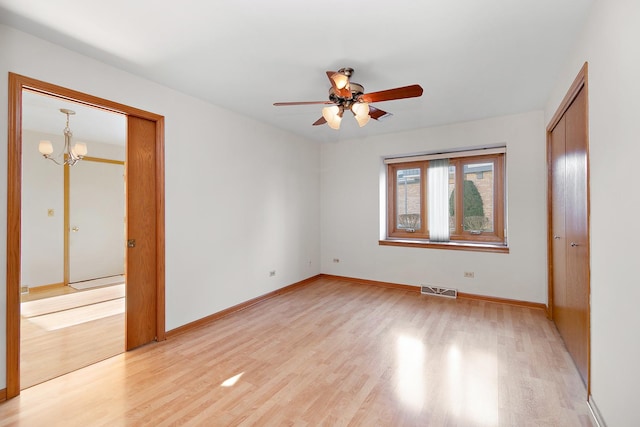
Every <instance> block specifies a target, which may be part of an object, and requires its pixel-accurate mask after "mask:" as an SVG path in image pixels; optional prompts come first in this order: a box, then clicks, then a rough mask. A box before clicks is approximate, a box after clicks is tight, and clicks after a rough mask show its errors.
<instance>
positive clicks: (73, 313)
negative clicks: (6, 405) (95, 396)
mask: <svg viewBox="0 0 640 427" xmlns="http://www.w3.org/2000/svg"><path fill="white" fill-rule="evenodd" d="M68 288H70V287H69V286H63V287H59V288H55V289H49V290H47V291H41V292H34V293H32V294H28V295H23V297H24V296H28V297H29V298H23V302H22V307H21V319H20V388H21V389H25V388H28V387H31V386H33V385H35V384H39V383H41V382H43V381H47V380H50V379H52V378H55V377H57V376H60V375H64V374H66V373H69V372H72V371H75V370H76V369H80V368H83V367H85V366H88V365H91V364H93V363H96V362H99V361H101V360H104V359H107V358H109V357H112V356H115V355H117V354H120V353H122V352H124V349H125V342H124V341H125V339H124V332H125V324H124V305H125V301H124V285H116V286H107V287H102V288H95V289H88V290H86V291H76V290H73V291H69V289H68ZM70 289H73V288H70Z"/></svg>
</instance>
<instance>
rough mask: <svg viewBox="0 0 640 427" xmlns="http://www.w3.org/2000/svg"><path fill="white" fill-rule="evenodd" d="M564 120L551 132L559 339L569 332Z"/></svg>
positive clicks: (554, 279)
mask: <svg viewBox="0 0 640 427" xmlns="http://www.w3.org/2000/svg"><path fill="white" fill-rule="evenodd" d="M565 131H566V119H565V118H564V117H562V119H560V121H559V122H558V124H557V125H556V127H555V128H554V129H553V131H552V132H551V147H550V148H551V159H552V161H551V212H552V217H551V229H552V231H553V233H552V240H551V263H552V264H551V265H552V266H553V268H552V269H551V273H552V277H551V280H552V283H553V299H552V301H553V320H554V321H555V323H556V326H557V327H558V330H559V331H560V334H561V335H562V336H567V335H569V331H570V330H571V327H570V322H569V319H568V314H569V311H570V308H569V306H568V305H567V304H568V302H567V296H566V291H567V290H566V284H565V282H566V277H567V235H566V230H565V210H566V191H565V187H566V180H565V174H566V169H567V168H566V156H565V151H566V138H565Z"/></svg>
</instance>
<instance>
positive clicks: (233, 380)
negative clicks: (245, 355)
mask: <svg viewBox="0 0 640 427" xmlns="http://www.w3.org/2000/svg"><path fill="white" fill-rule="evenodd" d="M243 374H244V372H240V373H239V374H238V375H235V376H233V377H231V378H229V379H227V380H225V381H223V382H222V384H220V387H233V386H234V385H235V384H236V383H237V382H238V380H239V379H240V377H241V376H242V375H243Z"/></svg>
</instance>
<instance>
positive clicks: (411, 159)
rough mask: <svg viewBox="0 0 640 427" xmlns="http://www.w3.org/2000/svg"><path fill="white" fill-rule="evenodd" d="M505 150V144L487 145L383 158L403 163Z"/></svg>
mask: <svg viewBox="0 0 640 427" xmlns="http://www.w3.org/2000/svg"><path fill="white" fill-rule="evenodd" d="M506 152H507V147H506V146H504V145H503V146H500V147H487V148H479V149H475V150H466V151H452V152H448V153H432V154H419V155H413V156H403V157H389V158H385V159H384V164H386V165H389V164H394V163H405V162H421V161H424V160H437V159H454V158H456V157H471V156H482V155H487V154H503V153H506Z"/></svg>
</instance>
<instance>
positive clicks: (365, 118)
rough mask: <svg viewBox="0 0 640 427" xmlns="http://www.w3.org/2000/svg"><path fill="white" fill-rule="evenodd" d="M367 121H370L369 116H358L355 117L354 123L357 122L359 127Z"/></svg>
mask: <svg viewBox="0 0 640 427" xmlns="http://www.w3.org/2000/svg"><path fill="white" fill-rule="evenodd" d="M369 120H371V116H369V115H368V114H367V115H366V116H358V115H356V121H357V122H358V125H359V126H360V127H362V126H364V125H366V124H367V123H369Z"/></svg>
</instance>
